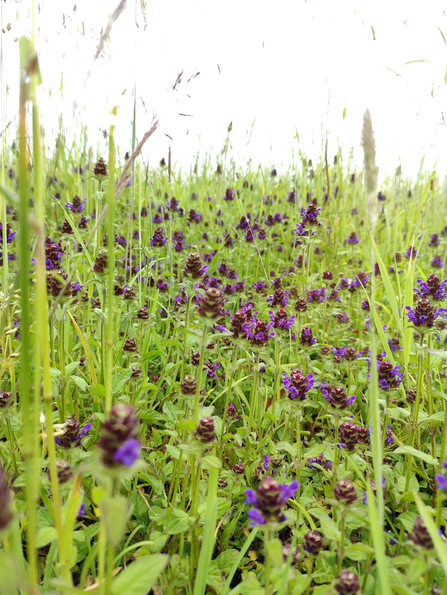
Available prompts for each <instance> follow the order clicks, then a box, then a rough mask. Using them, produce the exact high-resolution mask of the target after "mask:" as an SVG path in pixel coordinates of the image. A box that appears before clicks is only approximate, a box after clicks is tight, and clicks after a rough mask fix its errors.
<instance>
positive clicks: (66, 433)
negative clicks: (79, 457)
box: [54, 415, 92, 448]
mask: <svg viewBox="0 0 447 595" xmlns="http://www.w3.org/2000/svg"><path fill="white" fill-rule="evenodd" d="M91 427H92V424H85V425H84V426H83V427H82V428H81V427H80V425H79V421H78V420H77V419H76V417H75V416H74V415H70V417H68V419H67V421H66V422H65V423H64V424H60V425H57V426H56V428H57V429H59V428H60V429H61V432H60V435H59V436H56V437H55V439H54V441H55V442H56V444H58V445H59V446H62V447H63V448H70V447H71V446H80V445H81V440H82V439H83V438H85V436H87V434H88V432H89V430H91Z"/></svg>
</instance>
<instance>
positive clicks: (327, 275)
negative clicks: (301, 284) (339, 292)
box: [323, 271, 334, 281]
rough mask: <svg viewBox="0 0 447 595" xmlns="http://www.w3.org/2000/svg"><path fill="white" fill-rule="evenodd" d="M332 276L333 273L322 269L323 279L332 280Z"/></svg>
mask: <svg viewBox="0 0 447 595" xmlns="http://www.w3.org/2000/svg"><path fill="white" fill-rule="evenodd" d="M333 278H334V275H333V273H332V272H331V271H324V273H323V281H332V280H333Z"/></svg>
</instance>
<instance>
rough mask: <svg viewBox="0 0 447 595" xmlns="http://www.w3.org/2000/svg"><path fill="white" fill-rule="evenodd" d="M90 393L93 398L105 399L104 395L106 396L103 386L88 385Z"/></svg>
mask: <svg viewBox="0 0 447 595" xmlns="http://www.w3.org/2000/svg"><path fill="white" fill-rule="evenodd" d="M90 392H91V393H92V395H94V396H95V397H105V395H106V387H105V386H104V385H103V384H91V385H90Z"/></svg>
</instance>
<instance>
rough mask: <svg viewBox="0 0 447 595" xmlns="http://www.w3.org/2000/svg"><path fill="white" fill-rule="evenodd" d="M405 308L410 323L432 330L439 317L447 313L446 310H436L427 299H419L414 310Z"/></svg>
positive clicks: (408, 307)
mask: <svg viewBox="0 0 447 595" xmlns="http://www.w3.org/2000/svg"><path fill="white" fill-rule="evenodd" d="M405 307H406V309H407V316H408V319H409V321H410V322H412V323H413V324H414V325H415V326H417V327H419V326H421V327H428V328H431V327H432V326H433V323H434V321H435V320H436V318H437V317H438V316H441V315H444V314H446V313H447V309H446V308H436V307H435V306H433V304H432V303H431V302H430V300H429V299H427V298H422V299H419V300H418V301H417V303H416V306H415V308H414V309H413V308H411V307H410V306H405Z"/></svg>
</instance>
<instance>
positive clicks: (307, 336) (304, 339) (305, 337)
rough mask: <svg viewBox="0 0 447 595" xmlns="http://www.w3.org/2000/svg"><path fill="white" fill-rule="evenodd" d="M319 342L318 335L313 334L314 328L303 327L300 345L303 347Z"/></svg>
mask: <svg viewBox="0 0 447 595" xmlns="http://www.w3.org/2000/svg"><path fill="white" fill-rule="evenodd" d="M316 342H317V339H316V337H314V336H313V333H312V329H311V328H310V327H308V326H305V327H303V329H302V330H301V334H300V345H302V346H303V347H311V346H312V345H315V343H316Z"/></svg>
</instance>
